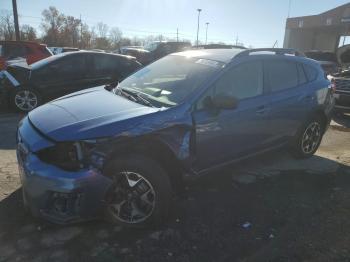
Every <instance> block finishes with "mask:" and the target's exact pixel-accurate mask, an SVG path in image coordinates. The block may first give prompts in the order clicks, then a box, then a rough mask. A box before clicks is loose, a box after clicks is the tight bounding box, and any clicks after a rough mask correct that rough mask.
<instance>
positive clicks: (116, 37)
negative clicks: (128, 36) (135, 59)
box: [109, 27, 123, 49]
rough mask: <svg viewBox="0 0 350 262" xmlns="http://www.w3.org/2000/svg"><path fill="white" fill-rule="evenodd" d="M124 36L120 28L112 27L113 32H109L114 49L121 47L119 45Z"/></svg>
mask: <svg viewBox="0 0 350 262" xmlns="http://www.w3.org/2000/svg"><path fill="white" fill-rule="evenodd" d="M122 36H123V33H122V31H120V29H119V28H118V27H112V28H111V30H109V40H110V43H111V47H112V48H114V49H116V48H119V47H120V46H119V43H120V40H121V39H122Z"/></svg>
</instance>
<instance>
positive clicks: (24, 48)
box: [0, 41, 52, 70]
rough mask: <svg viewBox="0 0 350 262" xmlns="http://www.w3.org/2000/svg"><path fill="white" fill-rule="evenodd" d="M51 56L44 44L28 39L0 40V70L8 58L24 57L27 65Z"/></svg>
mask: <svg viewBox="0 0 350 262" xmlns="http://www.w3.org/2000/svg"><path fill="white" fill-rule="evenodd" d="M49 56H52V53H51V51H50V50H49V49H48V48H47V47H46V45H43V44H38V43H35V42H28V41H0V70H3V69H5V68H6V67H7V61H8V60H14V59H19V58H24V59H25V60H26V62H27V64H28V65H30V64H32V63H34V62H36V61H39V60H41V59H44V58H46V57H49Z"/></svg>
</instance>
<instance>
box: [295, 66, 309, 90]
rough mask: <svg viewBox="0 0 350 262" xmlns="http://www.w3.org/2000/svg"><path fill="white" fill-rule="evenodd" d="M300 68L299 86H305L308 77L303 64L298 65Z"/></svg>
mask: <svg viewBox="0 0 350 262" xmlns="http://www.w3.org/2000/svg"><path fill="white" fill-rule="evenodd" d="M297 67H298V78H299V85H303V84H306V83H307V79H306V75H305V72H304V68H303V66H302V65H301V64H297Z"/></svg>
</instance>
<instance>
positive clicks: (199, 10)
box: [197, 8, 202, 46]
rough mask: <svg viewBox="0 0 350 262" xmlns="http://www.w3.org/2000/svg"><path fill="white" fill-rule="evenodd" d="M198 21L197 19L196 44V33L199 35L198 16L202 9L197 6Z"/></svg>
mask: <svg viewBox="0 0 350 262" xmlns="http://www.w3.org/2000/svg"><path fill="white" fill-rule="evenodd" d="M197 11H198V21H197V46H198V35H199V16H200V14H201V11H202V9H200V8H198V9H197Z"/></svg>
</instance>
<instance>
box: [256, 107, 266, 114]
mask: <svg viewBox="0 0 350 262" xmlns="http://www.w3.org/2000/svg"><path fill="white" fill-rule="evenodd" d="M266 111H267V108H266V106H259V107H258V108H257V109H256V111H255V113H256V114H257V115H263V114H265V113H266Z"/></svg>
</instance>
